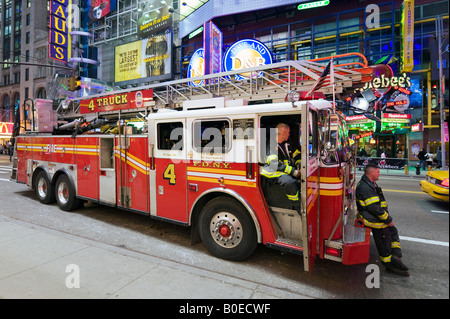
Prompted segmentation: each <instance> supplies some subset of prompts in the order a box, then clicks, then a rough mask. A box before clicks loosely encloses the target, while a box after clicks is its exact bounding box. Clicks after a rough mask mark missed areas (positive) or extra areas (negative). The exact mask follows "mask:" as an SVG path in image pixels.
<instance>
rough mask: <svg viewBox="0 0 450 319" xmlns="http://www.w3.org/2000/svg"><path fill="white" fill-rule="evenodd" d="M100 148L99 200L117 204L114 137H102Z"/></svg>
mask: <svg viewBox="0 0 450 319" xmlns="http://www.w3.org/2000/svg"><path fill="white" fill-rule="evenodd" d="M99 142H100V150H99V166H100V167H99V175H98V185H99V200H100V201H101V202H103V203H106V204H111V205H115V204H116V171H115V169H114V137H100V138H99Z"/></svg>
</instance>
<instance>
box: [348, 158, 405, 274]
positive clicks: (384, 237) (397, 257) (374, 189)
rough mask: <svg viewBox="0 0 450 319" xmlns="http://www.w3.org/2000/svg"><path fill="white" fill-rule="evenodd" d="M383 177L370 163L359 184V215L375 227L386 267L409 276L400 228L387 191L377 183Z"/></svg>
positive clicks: (357, 200) (366, 222)
mask: <svg viewBox="0 0 450 319" xmlns="http://www.w3.org/2000/svg"><path fill="white" fill-rule="evenodd" d="M379 177H380V167H379V166H378V165H375V164H368V165H367V166H366V167H365V170H364V175H363V176H362V178H361V180H360V182H359V183H358V185H357V186H356V205H357V206H358V213H359V215H358V217H359V218H361V219H362V220H363V221H364V225H365V226H366V227H369V228H371V230H372V234H373V238H374V240H375V245H376V247H377V250H378V254H379V255H380V259H381V262H382V263H383V265H385V267H386V270H387V271H389V272H392V273H395V274H397V275H401V276H405V277H408V276H409V273H408V268H407V267H406V266H405V265H404V264H403V263H402V261H401V257H402V251H401V246H400V238H399V235H398V231H397V228H396V227H395V226H394V223H393V221H392V216H391V215H390V214H389V211H388V205H387V203H386V199H385V198H384V195H383V191H382V190H381V188H380V187H378V186H377V184H376V183H375V182H376V181H377V180H378V179H379Z"/></svg>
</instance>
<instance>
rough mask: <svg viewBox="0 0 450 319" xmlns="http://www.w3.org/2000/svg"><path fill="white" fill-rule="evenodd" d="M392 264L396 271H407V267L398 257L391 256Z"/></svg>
mask: <svg viewBox="0 0 450 319" xmlns="http://www.w3.org/2000/svg"><path fill="white" fill-rule="evenodd" d="M392 264H393V265H394V267H397V268H398V269H401V270H408V267H406V265H405V264H404V263H403V262H402V259H401V258H400V257H397V256H394V255H393V256H392Z"/></svg>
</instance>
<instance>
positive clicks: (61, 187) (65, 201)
mask: <svg viewBox="0 0 450 319" xmlns="http://www.w3.org/2000/svg"><path fill="white" fill-rule="evenodd" d="M55 195H56V201H57V202H58V206H59V208H61V209H62V210H65V211H71V210H74V209H76V208H78V207H79V206H80V204H81V201H80V200H79V199H78V198H77V197H76V193H75V187H74V185H73V184H72V183H71V181H70V180H69V178H68V177H67V176H66V175H64V174H63V175H61V176H59V177H58V179H57V181H56V186H55Z"/></svg>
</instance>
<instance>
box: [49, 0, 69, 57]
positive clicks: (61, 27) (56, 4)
mask: <svg viewBox="0 0 450 319" xmlns="http://www.w3.org/2000/svg"><path fill="white" fill-rule="evenodd" d="M71 5H72V0H51V1H50V28H49V29H50V31H49V36H48V38H49V50H48V56H49V57H50V58H52V59H55V60H58V61H61V62H64V63H67V62H69V58H70V56H71V50H72V48H71V47H72V45H71V41H70V35H69V33H70V29H71V26H70V21H69V10H68V8H69V7H70V6H71Z"/></svg>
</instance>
